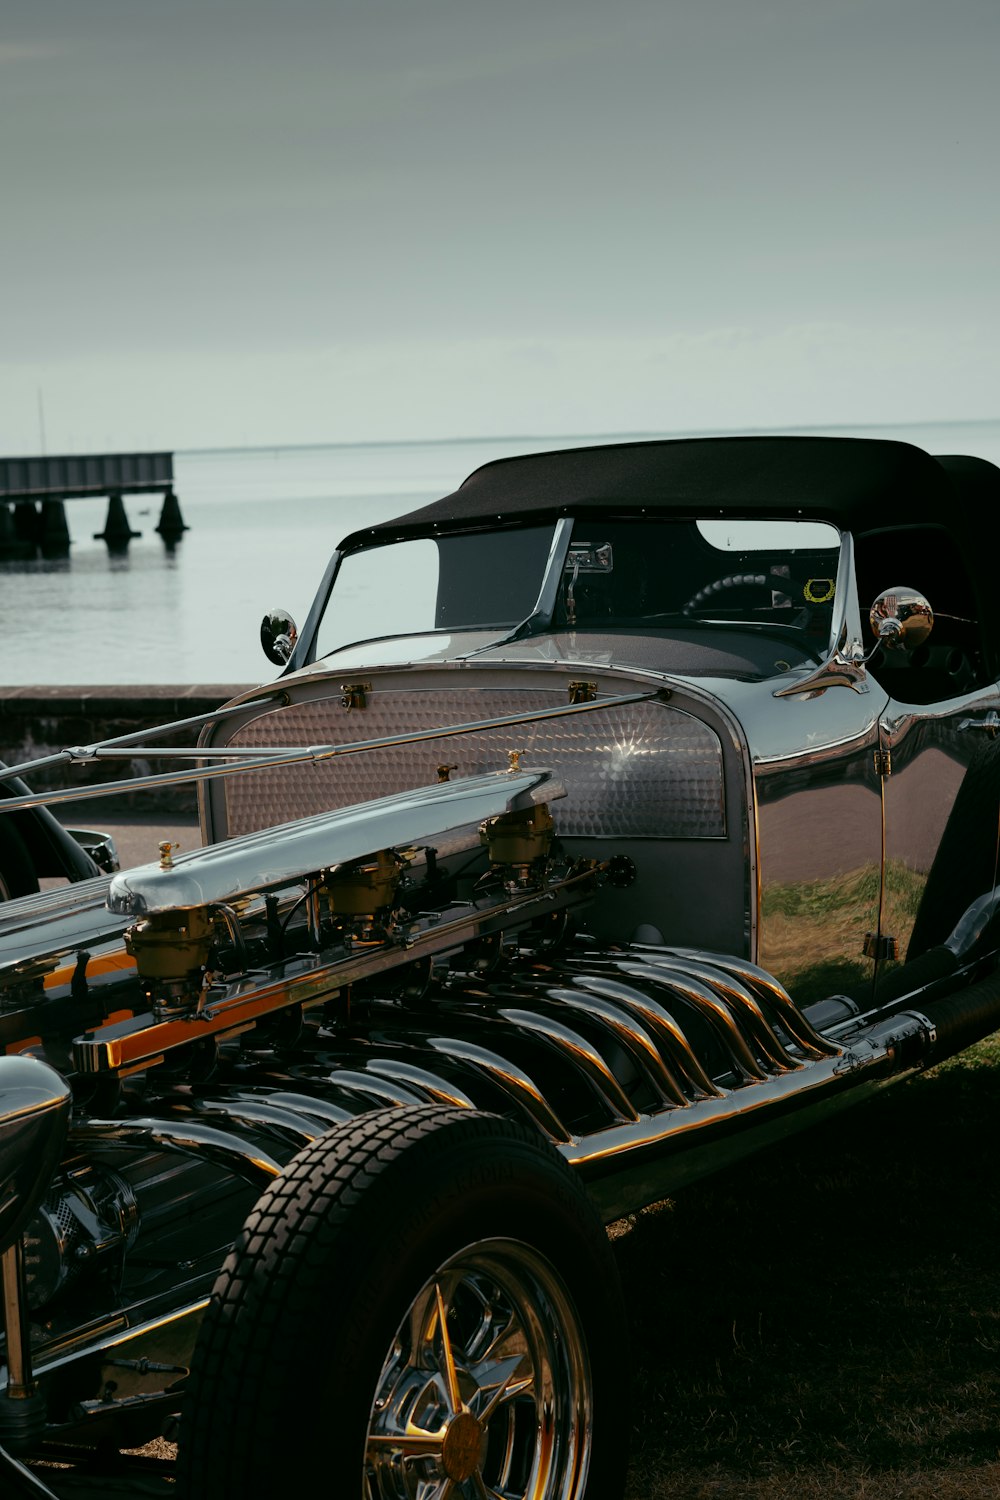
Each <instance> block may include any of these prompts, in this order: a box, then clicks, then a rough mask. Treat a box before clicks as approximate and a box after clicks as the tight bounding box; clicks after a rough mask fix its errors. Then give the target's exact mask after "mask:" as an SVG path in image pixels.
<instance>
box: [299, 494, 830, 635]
mask: <svg viewBox="0 0 1000 1500" xmlns="http://www.w3.org/2000/svg"><path fill="white" fill-rule="evenodd" d="M555 535H556V533H555V529H554V527H553V526H552V525H546V526H533V527H526V528H510V529H505V530H497V531H488V532H475V533H465V534H461V535H450V536H441V537H421V538H418V539H416V540H412V541H404V542H391V543H387V544H385V545H383V546H379V547H372V548H368V549H365V550H364V551H361V552H356V553H351V554H349V555H348V556H347V557H345V558H344V560H343V562H342V564H341V567H340V571H339V573H338V575H337V580H336V584H335V586H334V589H333V593H332V595H331V598H330V602H329V604H328V606H327V609H326V612H325V615H324V617H323V620H322V623H321V626H320V632H319V638H318V641H317V655H318V656H325V655H327V654H328V653H329V652H331V651H333V650H337V649H339V648H340V647H343V646H346V645H350V644H352V643H355V642H359V641H366V640H375V639H379V638H382V637H385V636H393V635H418V634H425V633H428V632H433V631H455V630H475V629H490V628H495V629H497V630H498V631H501V632H505V633H506V632H509V631H510V630H512V629H514V628H515V627H516V626H518V625H519V624H521V623H522V622H523V621H525V620H528V619H529V618H530V617H532V616H534V618H533V619H532V628H533V629H535V628H537V630H538V631H543V630H556V631H565V630H574V631H602V632H608V631H629V630H631V631H635V632H641V633H642V634H651V633H652V634H657V633H660V632H670V633H677V632H678V631H681V632H687V631H688V630H703V629H711V628H717V627H719V626H728V627H731V628H732V627H738V628H742V629H746V628H751V629H754V628H757V629H760V628H770V629H772V630H774V629H779V630H785V631H791V632H793V633H795V634H800V635H801V636H802V637H803V644H805V643H806V642H807V641H808V642H809V643H810V644H811V647H812V649H813V650H822V649H823V648H824V647H825V645H826V643H827V641H828V639H829V635H830V625H831V620H832V615H833V600H834V593H835V588H836V577H837V563H838V557H839V549H840V535H839V532H838V531H837V529H836V528H835V527H833V526H830V525H827V524H826V523H825V522H816V521H771V520H733V521H727V520H711V521H704V520H703V521H693V520H682V519H678V518H675V517H672V516H666V517H664V516H657V517H654V518H649V517H638V518H626V519H621V518H619V517H617V516H616V517H613V518H607V517H604V516H594V517H590V516H585V517H578V518H576V519H575V520H574V521H573V526H572V534H571V536H570V538H569V541H568V548H567V545H566V543H565V541H564V542H563V546H562V549H561V550H559V549H557V550H555V551H553V540H554V537H555ZM551 567H556V568H558V569H559V570H560V576H559V578H558V583H557V586H556V587H555V588H554V589H553V588H551V587H550V589H549V590H547V591H545V593H546V594H547V596H548V597H550V598H553V597H554V600H555V604H554V607H553V606H551V605H550V607H549V609H548V611H547V612H544V611H541V610H540V609H539V607H538V601H539V598H540V596H542V595H543V584H544V582H545V580H546V572H547V569H549V568H551Z"/></svg>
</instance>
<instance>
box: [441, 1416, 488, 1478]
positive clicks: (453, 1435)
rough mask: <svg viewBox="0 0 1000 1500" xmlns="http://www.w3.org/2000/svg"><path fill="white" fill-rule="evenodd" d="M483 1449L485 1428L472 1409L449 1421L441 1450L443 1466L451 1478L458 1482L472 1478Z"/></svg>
mask: <svg viewBox="0 0 1000 1500" xmlns="http://www.w3.org/2000/svg"><path fill="white" fill-rule="evenodd" d="M482 1451H483V1429H482V1427H481V1426H480V1425H479V1423H478V1422H477V1421H476V1419H475V1417H474V1416H473V1415H472V1413H471V1411H460V1412H459V1413H458V1414H457V1416H455V1417H453V1418H452V1420H451V1421H450V1422H449V1423H448V1430H447V1432H446V1433H445V1438H444V1446H443V1448H442V1450H441V1467H442V1469H443V1470H444V1472H445V1473H446V1474H447V1476H448V1478H449V1479H454V1480H455V1482H456V1484H462V1483H463V1481H464V1480H466V1479H471V1478H472V1476H473V1474H474V1473H475V1472H476V1470H477V1469H478V1468H479V1461H480V1457H481V1455H482Z"/></svg>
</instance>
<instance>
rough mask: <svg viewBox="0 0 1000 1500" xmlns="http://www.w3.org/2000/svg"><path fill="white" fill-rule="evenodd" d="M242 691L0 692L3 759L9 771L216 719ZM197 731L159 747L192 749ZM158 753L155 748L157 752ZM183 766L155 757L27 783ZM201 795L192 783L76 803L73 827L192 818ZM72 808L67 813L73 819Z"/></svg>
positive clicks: (54, 772)
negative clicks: (159, 816) (120, 738)
mask: <svg viewBox="0 0 1000 1500" xmlns="http://www.w3.org/2000/svg"><path fill="white" fill-rule="evenodd" d="M245 690H246V689H245V688H244V687H239V686H236V687H227V686H214V685H213V686H208V687H206V686H198V687H76V688H62V687H22V688H6V689H4V690H0V760H3V761H5V762H6V764H7V765H9V766H10V765H18V764H20V763H21V762H22V761H26V760H35V759H38V758H40V757H41V756H44V755H52V754H54V753H55V752H56V751H59V750H63V749H65V748H66V746H68V745H70V746H71V745H91V744H93V743H94V742H95V741H96V740H102V739H107V738H109V737H111V736H117V735H123V734H132V733H134V732H135V731H136V730H143V729H149V728H152V727H153V726H154V725H158V724H165V723H168V722H170V721H172V720H174V719H182V718H188V717H191V716H193V715H195V714H204V713H210V712H211V710H212V709H214V708H218V707H219V705H220V704H222V703H225V702H226V701H227V700H228V699H229V698H233V697H235V696H236V695H237V693H242V692H244V691H245ZM197 737H198V727H197V726H195V727H193V728H191V729H189V730H186V731H181V732H180V733H175V734H172V735H170V736H168V737H165V738H164V739H162V740H157V741H155V742H154V744H156V745H159V744H163V745H169V744H173V745H193V744H194V743H195V742H196V740H197ZM151 748H152V746H151ZM178 764H179V763H177V762H173V763H171V764H169V765H168V764H167V763H164V762H157V761H155V760H153V759H152V757H150V756H143V755H141V754H140V755H134V756H130V757H129V759H128V760H121V761H118V760H116V761H101V762H97V763H95V764H91V765H87V766H70V765H67V764H60V765H57V766H54V767H50V768H48V769H46V770H42V771H33V772H31V773H30V774H29V775H28V776H26V777H25V780H26V781H27V782H28V783H29V785H30V786H31V789H32V791H45V790H47V789H49V788H53V789H54V788H57V787H72V786H82V785H94V784H96V783H98V782H108V781H119V780H122V779H123V778H126V777H129V776H136V775H141V774H142V773H143V772H145V771H149V770H152V771H164V770H169V769H175V768H177V767H178ZM183 764H185V765H187V764H188V763H187V762H185V763H183ZM196 805H197V793H196V791H195V787H194V785H193V784H190V785H186V786H177V787H164V788H161V789H158V790H156V791H150V792H125V791H122V792H115V793H113V794H112V795H111V796H109V797H106V798H105V797H102V798H101V799H100V800H99V801H98V800H95V801H93V802H91V801H89V800H88V801H86V802H81V803H78V804H71V805H70V806H71V807H73V808H74V810H73V813H72V818H71V819H70V821H79V814H80V813H87V814H89V813H90V812H91V811H95V812H99V810H100V809H104V810H105V811H106V812H109V813H111V812H136V813H142V812H170V813H181V814H189V813H193V812H194V810H195V808H196ZM68 813H69V809H66V811H64V812H63V814H62V816H63V819H64V820H66V819H67V814H68Z"/></svg>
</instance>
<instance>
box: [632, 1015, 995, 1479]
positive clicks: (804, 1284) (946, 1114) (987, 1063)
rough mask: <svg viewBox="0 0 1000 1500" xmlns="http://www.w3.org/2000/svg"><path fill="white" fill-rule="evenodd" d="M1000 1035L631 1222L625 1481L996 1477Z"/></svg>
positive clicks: (660, 1205)
mask: <svg viewBox="0 0 1000 1500" xmlns="http://www.w3.org/2000/svg"><path fill="white" fill-rule="evenodd" d="M998 1084H1000V1042H998V1041H997V1040H995V1039H991V1040H989V1041H987V1042H984V1043H980V1045H979V1046H978V1047H975V1048H973V1049H971V1050H970V1051H969V1052H968V1053H966V1054H965V1055H964V1056H962V1057H960V1058H957V1059H954V1060H952V1061H951V1062H949V1063H946V1064H943V1065H942V1066H940V1067H938V1068H937V1069H935V1070H933V1071H932V1072H930V1073H928V1074H927V1075H925V1076H924V1077H922V1078H920V1079H918V1080H915V1081H914V1082H912V1083H909V1084H903V1085H900V1087H899V1088H897V1089H893V1090H890V1091H889V1092H888V1093H887V1094H886V1095H884V1096H883V1097H882V1098H880V1099H878V1100H876V1101H875V1102H873V1103H872V1104H870V1105H868V1106H865V1107H863V1108H861V1109H859V1110H858V1111H857V1112H856V1113H854V1114H849V1115H847V1116H844V1117H842V1118H840V1119H839V1120H834V1121H832V1122H831V1123H830V1124H829V1125H828V1126H824V1127H822V1128H821V1129H819V1130H816V1131H813V1132H812V1133H811V1134H806V1135H805V1136H803V1137H801V1138H799V1139H797V1140H795V1141H793V1142H790V1143H787V1144H786V1145H784V1146H782V1147H780V1148H774V1149H772V1150H771V1151H769V1152H767V1153H765V1154H763V1155H761V1156H760V1157H758V1158H757V1159H756V1160H753V1161H751V1162H749V1163H746V1164H744V1165H743V1166H742V1167H740V1168H738V1169H734V1170H733V1171H732V1172H730V1173H727V1174H725V1175H724V1176H721V1175H720V1176H719V1177H717V1178H715V1179H713V1180H711V1181H709V1182H707V1183H704V1184H701V1185H699V1186H698V1187H696V1188H693V1189H689V1190H688V1191H687V1192H686V1193H685V1194H684V1195H683V1196H681V1197H679V1198H678V1199H677V1200H676V1202H672V1203H665V1204H659V1205H657V1206H656V1207H654V1208H652V1209H649V1210H646V1211H645V1212H643V1213H640V1214H638V1215H635V1216H633V1217H631V1218H629V1219H627V1220H623V1221H621V1222H620V1223H619V1224H618V1225H616V1226H614V1233H615V1245H616V1253H617V1255H618V1258H619V1262H620V1267H621V1271H622V1275H623V1277H624V1279H625V1284H626V1286H627V1287H628V1288H630V1289H631V1290H630V1308H631V1313H632V1365H633V1373H634V1430H633V1434H632V1466H631V1477H630V1486H629V1490H628V1496H629V1500H668V1497H669V1500H758V1497H767V1500H786V1497H788V1500H792V1497H794V1500H813V1497H817V1500H819V1497H823V1500H832V1497H834V1496H836V1497H843V1496H858V1497H866V1500H888V1497H890V1496H892V1497H894V1496H904V1495H905V1496H924V1495H926V1496H936V1497H941V1500H959V1497H967V1500H972V1497H977V1496H985V1495H992V1496H995V1495H996V1494H997V1493H998V1491H1000V1357H998V1356H1000V1257H998V1246H1000V1204H998V1199H997V1194H996V1192H995V1189H994V1183H993V1151H992V1148H993V1144H994V1142H996V1141H997V1140H998V1139H1000V1091H998Z"/></svg>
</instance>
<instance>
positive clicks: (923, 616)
mask: <svg viewBox="0 0 1000 1500" xmlns="http://www.w3.org/2000/svg"><path fill="white" fill-rule="evenodd" d="M868 618H869V620H870V621H871V627H872V630H873V631H874V632H875V638H876V640H877V641H878V642H879V645H881V646H884V647H885V649H886V650H887V651H915V650H916V649H917V647H918V646H922V645H923V643H924V641H926V639H927V637H928V636H929V635H930V633H931V630H932V629H933V626H934V611H933V610H932V609H931V607H930V605H929V604H928V602H927V600H926V599H925V598H924V596H923V594H918V593H917V591H916V589H911V588H906V587H903V586H900V587H899V588H894V589H886V590H885V592H884V593H882V594H879V596H878V598H877V599H876V600H875V603H874V604H873V605H872V607H871V610H870V612H869V615H868Z"/></svg>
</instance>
